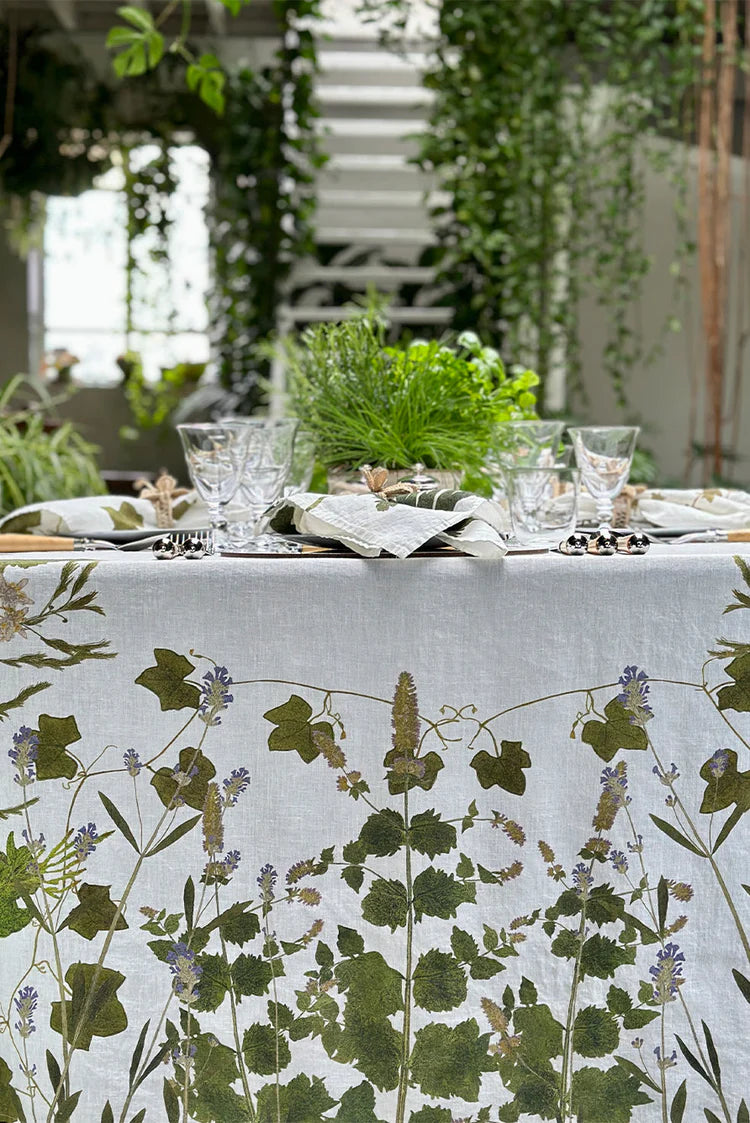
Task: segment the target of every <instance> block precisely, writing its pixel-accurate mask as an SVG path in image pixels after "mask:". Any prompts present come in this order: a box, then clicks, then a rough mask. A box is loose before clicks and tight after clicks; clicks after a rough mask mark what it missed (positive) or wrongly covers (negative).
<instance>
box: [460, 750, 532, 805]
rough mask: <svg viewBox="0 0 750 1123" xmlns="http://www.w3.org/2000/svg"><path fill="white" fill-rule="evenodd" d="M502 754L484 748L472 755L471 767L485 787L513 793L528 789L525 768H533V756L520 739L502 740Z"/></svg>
mask: <svg viewBox="0 0 750 1123" xmlns="http://www.w3.org/2000/svg"><path fill="white" fill-rule="evenodd" d="M500 750H501V751H500V756H494V755H492V754H490V753H488V752H485V750H484V749H482V750H481V751H480V752H478V753H477V754H476V756H474V757H472V760H471V767H472V768H473V769H474V771H475V772H476V774H477V779H478V780H479V783H480V784H481V785H482V787H483V788H495V787H496V788H503V790H504V791H506V792H511V793H512V794H513V795H523V793H524V792H525V791H526V777H525V776H524V774H523V769H524V768H531V757H530V756H529V754H528V753H527V752H526V750H525V749H524V748H523V746H522V744H521V742H520V741H501V742H500Z"/></svg>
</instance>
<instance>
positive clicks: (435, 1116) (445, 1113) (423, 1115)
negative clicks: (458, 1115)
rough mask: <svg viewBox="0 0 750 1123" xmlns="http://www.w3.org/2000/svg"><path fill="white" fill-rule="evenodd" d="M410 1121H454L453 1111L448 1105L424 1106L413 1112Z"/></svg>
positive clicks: (410, 1122) (417, 1122)
mask: <svg viewBox="0 0 750 1123" xmlns="http://www.w3.org/2000/svg"><path fill="white" fill-rule="evenodd" d="M409 1123H453V1112H452V1111H451V1110H450V1108H447V1107H422V1108H420V1109H419V1111H413V1112H412V1113H411V1115H410V1116H409Z"/></svg>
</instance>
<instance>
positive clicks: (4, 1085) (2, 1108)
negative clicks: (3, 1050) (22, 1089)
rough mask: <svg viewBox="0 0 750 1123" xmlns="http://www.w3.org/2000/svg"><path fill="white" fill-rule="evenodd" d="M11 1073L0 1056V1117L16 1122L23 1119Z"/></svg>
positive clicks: (9, 1121)
mask: <svg viewBox="0 0 750 1123" xmlns="http://www.w3.org/2000/svg"><path fill="white" fill-rule="evenodd" d="M12 1079H13V1073H12V1071H11V1069H10V1068H9V1067H8V1065H7V1064H6V1063H5V1061H4V1060H3V1058H2V1057H0V1119H3V1120H7V1121H8V1123H17V1120H21V1121H23V1120H25V1118H26V1116H25V1115H24V1113H23V1108H22V1106H21V1099H20V1097H19V1095H18V1092H17V1091H16V1090H15V1088H14V1087H13V1085H12V1084H11V1080H12Z"/></svg>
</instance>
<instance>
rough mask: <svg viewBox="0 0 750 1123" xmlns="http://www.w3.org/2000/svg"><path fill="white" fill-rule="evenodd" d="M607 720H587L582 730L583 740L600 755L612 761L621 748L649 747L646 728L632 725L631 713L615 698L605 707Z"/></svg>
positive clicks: (603, 758)
mask: <svg viewBox="0 0 750 1123" xmlns="http://www.w3.org/2000/svg"><path fill="white" fill-rule="evenodd" d="M604 716H605V718H606V719H607V720H606V721H587V722H586V723H585V725H584V726H583V729H582V731H581V740H582V741H583V742H584V743H585V744H587V745H591V748H592V749H593V750H594V752H595V753H596V755H597V756H598V757H601V759H602V760H605V761H610V760H612V758H613V757H614V756H616V755H617V753H618V752H619V751H620V749H647V748H648V738H647V736H646V731H645V729H641V727H640V726H639V725H631V723H630V714H629V713H628V711H627V710H626V709H625V707H624V706H623V704H622V702H618V700H617V699H616V698H613V699H612V701H611V702H608V703H607V705H606V706H605V707H604Z"/></svg>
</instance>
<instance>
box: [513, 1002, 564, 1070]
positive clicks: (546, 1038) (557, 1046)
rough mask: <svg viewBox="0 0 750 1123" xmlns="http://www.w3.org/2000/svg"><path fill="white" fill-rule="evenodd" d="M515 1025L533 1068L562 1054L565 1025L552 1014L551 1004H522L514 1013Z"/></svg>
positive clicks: (522, 1048) (527, 1058) (523, 1050)
mask: <svg viewBox="0 0 750 1123" xmlns="http://www.w3.org/2000/svg"><path fill="white" fill-rule="evenodd" d="M513 1026H514V1029H515V1031H516V1033H520V1034H521V1052H522V1054H523V1057H524V1060H525V1061H526V1063H527V1064H528V1065H529V1067H530V1068H532V1069H540V1068H542V1067H543V1066H544V1065H546V1064H547V1063H548V1062H549V1061H550V1060H552V1058H553V1057H559V1056H561V1055H562V1049H563V1027H562V1026H561V1025H560V1023H559V1022H558V1021H556V1020H555V1018H554V1017H553V1016H552V1011H551V1010H550V1008H549V1006H544V1005H541V1006H520V1007H518V1008H517V1009H516V1011H515V1013H514V1015H513Z"/></svg>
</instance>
